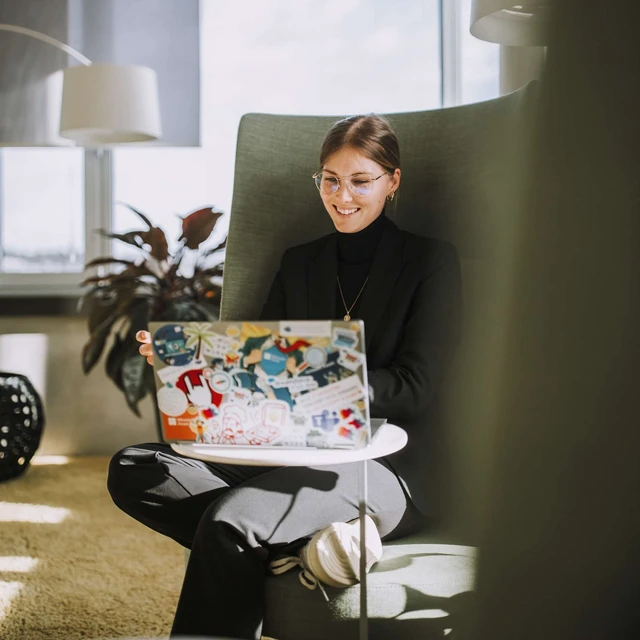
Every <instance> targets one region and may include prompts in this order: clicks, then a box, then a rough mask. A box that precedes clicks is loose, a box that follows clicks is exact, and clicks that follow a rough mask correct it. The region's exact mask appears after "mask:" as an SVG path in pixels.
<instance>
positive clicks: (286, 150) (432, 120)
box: [221, 83, 536, 320]
mask: <svg viewBox="0 0 640 640" xmlns="http://www.w3.org/2000/svg"><path fill="white" fill-rule="evenodd" d="M535 93H536V87H535V84H534V83H532V84H531V85H528V86H527V87H525V88H523V89H521V90H519V91H516V92H514V93H512V94H509V95H506V96H503V97H501V98H497V99H495V100H490V101H486V102H480V103H476V104H472V105H465V106H461V107H453V108H447V109H438V110H433V111H417V112H412V113H396V114H388V116H387V117H388V118H389V120H390V121H391V124H392V126H393V128H394V129H395V131H396V133H397V136H398V139H399V142H400V150H401V158H402V181H401V185H400V189H399V191H398V197H397V198H396V200H395V201H394V203H392V204H391V205H389V206H388V208H387V209H388V211H387V213H388V215H389V217H390V218H391V219H393V220H394V221H396V222H397V223H398V224H399V226H400V227H401V228H403V229H407V230H408V231H412V232H414V233H418V234H420V235H424V236H431V237H435V238H442V239H446V240H449V241H451V242H452V243H453V244H454V245H455V246H456V247H457V249H458V251H459V253H460V256H461V259H462V262H463V276H464V272H465V271H466V270H467V267H468V264H469V261H474V260H476V259H478V258H481V257H482V256H483V255H485V254H486V252H487V251H490V246H489V245H488V244H487V243H488V241H490V239H491V238H492V237H493V233H492V230H493V229H496V230H497V228H498V227H499V224H500V220H499V216H500V214H499V212H496V211H494V210H493V209H492V208H491V206H490V204H489V203H490V202H492V201H493V200H494V199H493V198H492V197H491V193H490V189H495V188H496V185H499V184H500V176H499V175H497V172H499V164H498V163H496V162H495V158H494V157H492V155H491V154H492V153H494V150H495V146H494V145H492V144H491V142H492V138H493V137H494V136H495V135H500V136H504V137H508V136H511V137H512V138H514V139H517V134H518V130H519V128H520V127H521V124H522V123H523V119H526V118H527V117H528V114H529V113H530V111H529V108H528V106H529V105H530V104H531V103H532V101H533V99H532V96H533V95H534V94H535ZM337 118H338V116H335V117H334V116H282V115H267V114H247V115H245V116H243V118H242V120H241V122H240V127H239V131H238V144H237V150H236V164H235V179H234V189H233V201H232V206H231V218H230V226H229V237H228V242H227V252H226V259H225V275H224V286H223V294H222V308H221V317H222V319H234V320H241V319H252V318H256V317H257V316H258V314H259V312H260V310H261V308H262V304H263V302H264V300H265V298H266V295H267V293H268V290H269V286H270V284H271V281H272V279H273V276H274V275H275V271H276V269H277V267H278V261H279V259H280V256H281V255H282V253H283V252H284V250H285V249H286V248H288V247H291V246H293V245H296V244H300V243H303V242H306V241H309V240H312V239H314V238H317V237H319V236H321V235H324V234H326V233H330V232H331V231H332V230H333V225H332V224H331V221H330V219H329V216H328V214H327V213H326V211H325V210H324V207H323V205H322V202H321V200H320V196H319V194H318V191H317V189H316V187H315V185H314V183H313V180H312V179H311V176H312V174H313V173H314V171H316V170H317V169H318V168H319V166H318V156H319V153H320V146H321V143H322V140H323V139H324V136H325V135H326V133H327V131H328V130H329V128H330V127H331V125H332V124H333V123H334V122H335V121H336V120H337Z"/></svg>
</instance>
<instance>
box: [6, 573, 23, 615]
mask: <svg viewBox="0 0 640 640" xmlns="http://www.w3.org/2000/svg"><path fill="white" fill-rule="evenodd" d="M22 587H24V584H22V582H4V581H2V580H0V620H2V618H4V617H5V616H6V615H7V612H8V611H9V607H10V606H11V601H12V600H13V599H14V598H15V597H16V596H17V595H18V593H19V592H20V589H22Z"/></svg>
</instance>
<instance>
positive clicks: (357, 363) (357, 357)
mask: <svg viewBox="0 0 640 640" xmlns="http://www.w3.org/2000/svg"><path fill="white" fill-rule="evenodd" d="M363 362H364V353H360V351H356V350H355V349H347V348H343V349H340V355H339V356H338V364H340V365H342V366H343V367H344V368H345V369H349V370H350V371H357V370H358V369H359V368H360V367H361V366H362V364H363Z"/></svg>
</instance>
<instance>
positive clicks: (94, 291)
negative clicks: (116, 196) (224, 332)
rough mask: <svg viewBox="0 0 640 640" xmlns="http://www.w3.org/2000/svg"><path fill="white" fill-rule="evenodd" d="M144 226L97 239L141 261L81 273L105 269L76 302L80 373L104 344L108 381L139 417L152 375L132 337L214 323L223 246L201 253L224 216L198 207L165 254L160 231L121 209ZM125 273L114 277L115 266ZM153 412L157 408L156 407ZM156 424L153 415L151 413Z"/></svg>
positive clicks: (96, 263) (102, 261)
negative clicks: (164, 327) (84, 329)
mask: <svg viewBox="0 0 640 640" xmlns="http://www.w3.org/2000/svg"><path fill="white" fill-rule="evenodd" d="M126 206H127V207H128V208H129V209H131V211H133V212H134V213H135V214H136V215H137V216H139V217H140V219H141V220H142V221H143V222H144V224H145V225H146V227H147V228H146V229H143V230H140V231H128V232H127V233H122V234H118V233H108V232H106V231H104V230H100V231H99V233H101V234H102V235H104V236H106V237H108V238H112V239H115V240H120V241H121V242H125V243H127V244H128V245H132V246H133V247H135V248H136V250H137V251H138V252H139V258H137V259H134V260H123V259H120V258H115V257H103V258H96V259H95V260H92V261H91V262H88V263H87V264H86V265H85V268H86V269H92V268H98V269H105V268H107V267H109V268H110V271H109V272H108V273H106V274H104V275H100V274H99V275H93V276H91V277H88V278H87V279H86V280H84V282H83V283H82V286H88V287H89V288H88V289H87V290H86V292H85V293H84V294H83V295H82V297H81V299H80V303H79V306H80V309H81V310H83V311H84V312H85V313H86V315H87V317H88V326H89V334H90V335H89V339H88V340H87V342H86V344H85V345H84V347H83V349H82V368H83V370H84V372H85V374H87V373H89V372H90V371H91V370H92V369H93V367H94V366H95V365H96V364H97V362H98V361H99V360H100V356H101V355H102V353H103V351H105V347H107V343H108V342H109V338H111V342H110V345H109V347H108V348H107V355H106V358H105V368H106V372H107V375H108V376H109V378H111V380H113V382H114V383H115V385H116V386H117V387H118V389H120V390H121V391H122V392H123V393H124V396H125V399H126V401H127V404H128V406H129V407H130V408H131V410H132V411H133V412H134V413H135V414H136V415H138V416H140V411H139V409H138V403H139V402H140V400H142V398H144V397H145V396H146V394H147V393H149V392H151V393H152V395H154V396H155V393H154V390H155V387H154V379H153V369H152V367H150V366H149V365H148V364H147V361H146V359H145V358H143V357H141V356H140V355H139V353H138V347H139V346H140V343H139V342H138V341H137V340H136V333H137V332H138V331H140V330H142V329H144V330H146V329H147V325H148V323H149V322H150V321H152V320H178V321H203V320H217V319H218V316H219V311H220V295H221V283H222V273H223V262H222V261H223V255H224V247H225V245H226V240H224V241H223V242H222V243H221V244H219V245H218V246H216V247H213V248H209V249H206V250H202V249H201V245H202V243H203V242H204V241H205V240H207V238H209V236H210V235H211V233H212V232H213V230H214V228H215V225H216V223H217V222H218V220H219V218H220V216H222V213H220V212H218V211H214V209H213V207H204V208H201V209H198V210H196V211H193V212H192V213H190V214H188V215H186V216H185V217H184V218H182V234H181V235H180V237H179V239H178V241H179V244H178V247H177V249H176V251H175V252H174V253H170V252H169V249H168V245H167V239H166V236H165V234H164V232H163V231H162V229H160V228H159V227H156V226H154V225H153V224H152V223H151V221H150V220H149V218H147V216H145V215H144V214H143V213H141V212H140V211H138V210H136V209H134V208H133V207H131V206H130V205H126ZM189 254H191V257H192V258H195V261H194V264H193V268H192V270H190V272H189V273H188V274H187V273H184V271H185V269H184V268H183V269H181V266H184V263H185V262H187V261H185V260H184V259H185V258H186V257H187V256H188V255H189ZM117 266H122V267H123V268H122V269H121V270H118V271H114V270H113V267H117ZM154 405H155V403H154ZM156 417H158V416H157V408H156Z"/></svg>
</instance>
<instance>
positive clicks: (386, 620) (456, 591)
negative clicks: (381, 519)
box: [264, 537, 474, 640]
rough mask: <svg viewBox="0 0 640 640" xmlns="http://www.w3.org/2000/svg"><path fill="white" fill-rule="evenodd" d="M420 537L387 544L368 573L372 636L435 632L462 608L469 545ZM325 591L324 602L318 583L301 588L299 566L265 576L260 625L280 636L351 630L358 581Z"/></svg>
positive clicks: (455, 623)
mask: <svg viewBox="0 0 640 640" xmlns="http://www.w3.org/2000/svg"><path fill="white" fill-rule="evenodd" d="M419 540H420V541H418V540H416V539H411V540H409V539H407V540H403V541H398V542H396V543H395V544H394V543H391V544H386V545H385V546H384V553H383V557H382V559H381V560H380V562H378V563H377V564H376V565H375V566H374V568H373V569H372V570H371V573H370V574H369V576H368V585H367V603H368V614H369V638H371V639H372V640H373V639H375V640H389V639H390V638H402V639H403V640H404V639H407V640H410V639H412V638H420V639H421V640H425V639H428V638H431V637H433V638H441V637H443V633H444V630H446V629H451V628H454V627H456V628H459V623H460V619H461V618H463V617H465V615H468V609H469V605H470V599H471V597H472V593H471V591H472V589H473V565H474V550H473V548H472V547H468V546H462V545H453V544H442V543H439V542H437V538H436V539H434V541H433V542H430V541H429V540H430V539H429V537H424V538H420V539H419ZM412 542H413V543H412ZM327 594H328V596H329V598H330V602H328V603H327V602H326V601H325V599H324V597H323V596H322V594H321V592H320V591H319V590H315V591H309V590H308V589H305V587H303V586H302V584H301V583H300V581H299V580H298V572H297V571H291V572H289V573H288V574H284V575H280V576H274V577H270V578H268V579H267V587H266V594H265V596H266V618H265V625H264V633H265V634H266V635H268V636H272V637H274V638H278V640H293V639H294V638H305V640H326V639H327V638H331V639H332V640H342V639H343V638H345V639H346V638H356V637H357V624H358V619H359V615H360V586H359V585H354V586H353V587H349V588H348V589H332V588H327Z"/></svg>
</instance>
